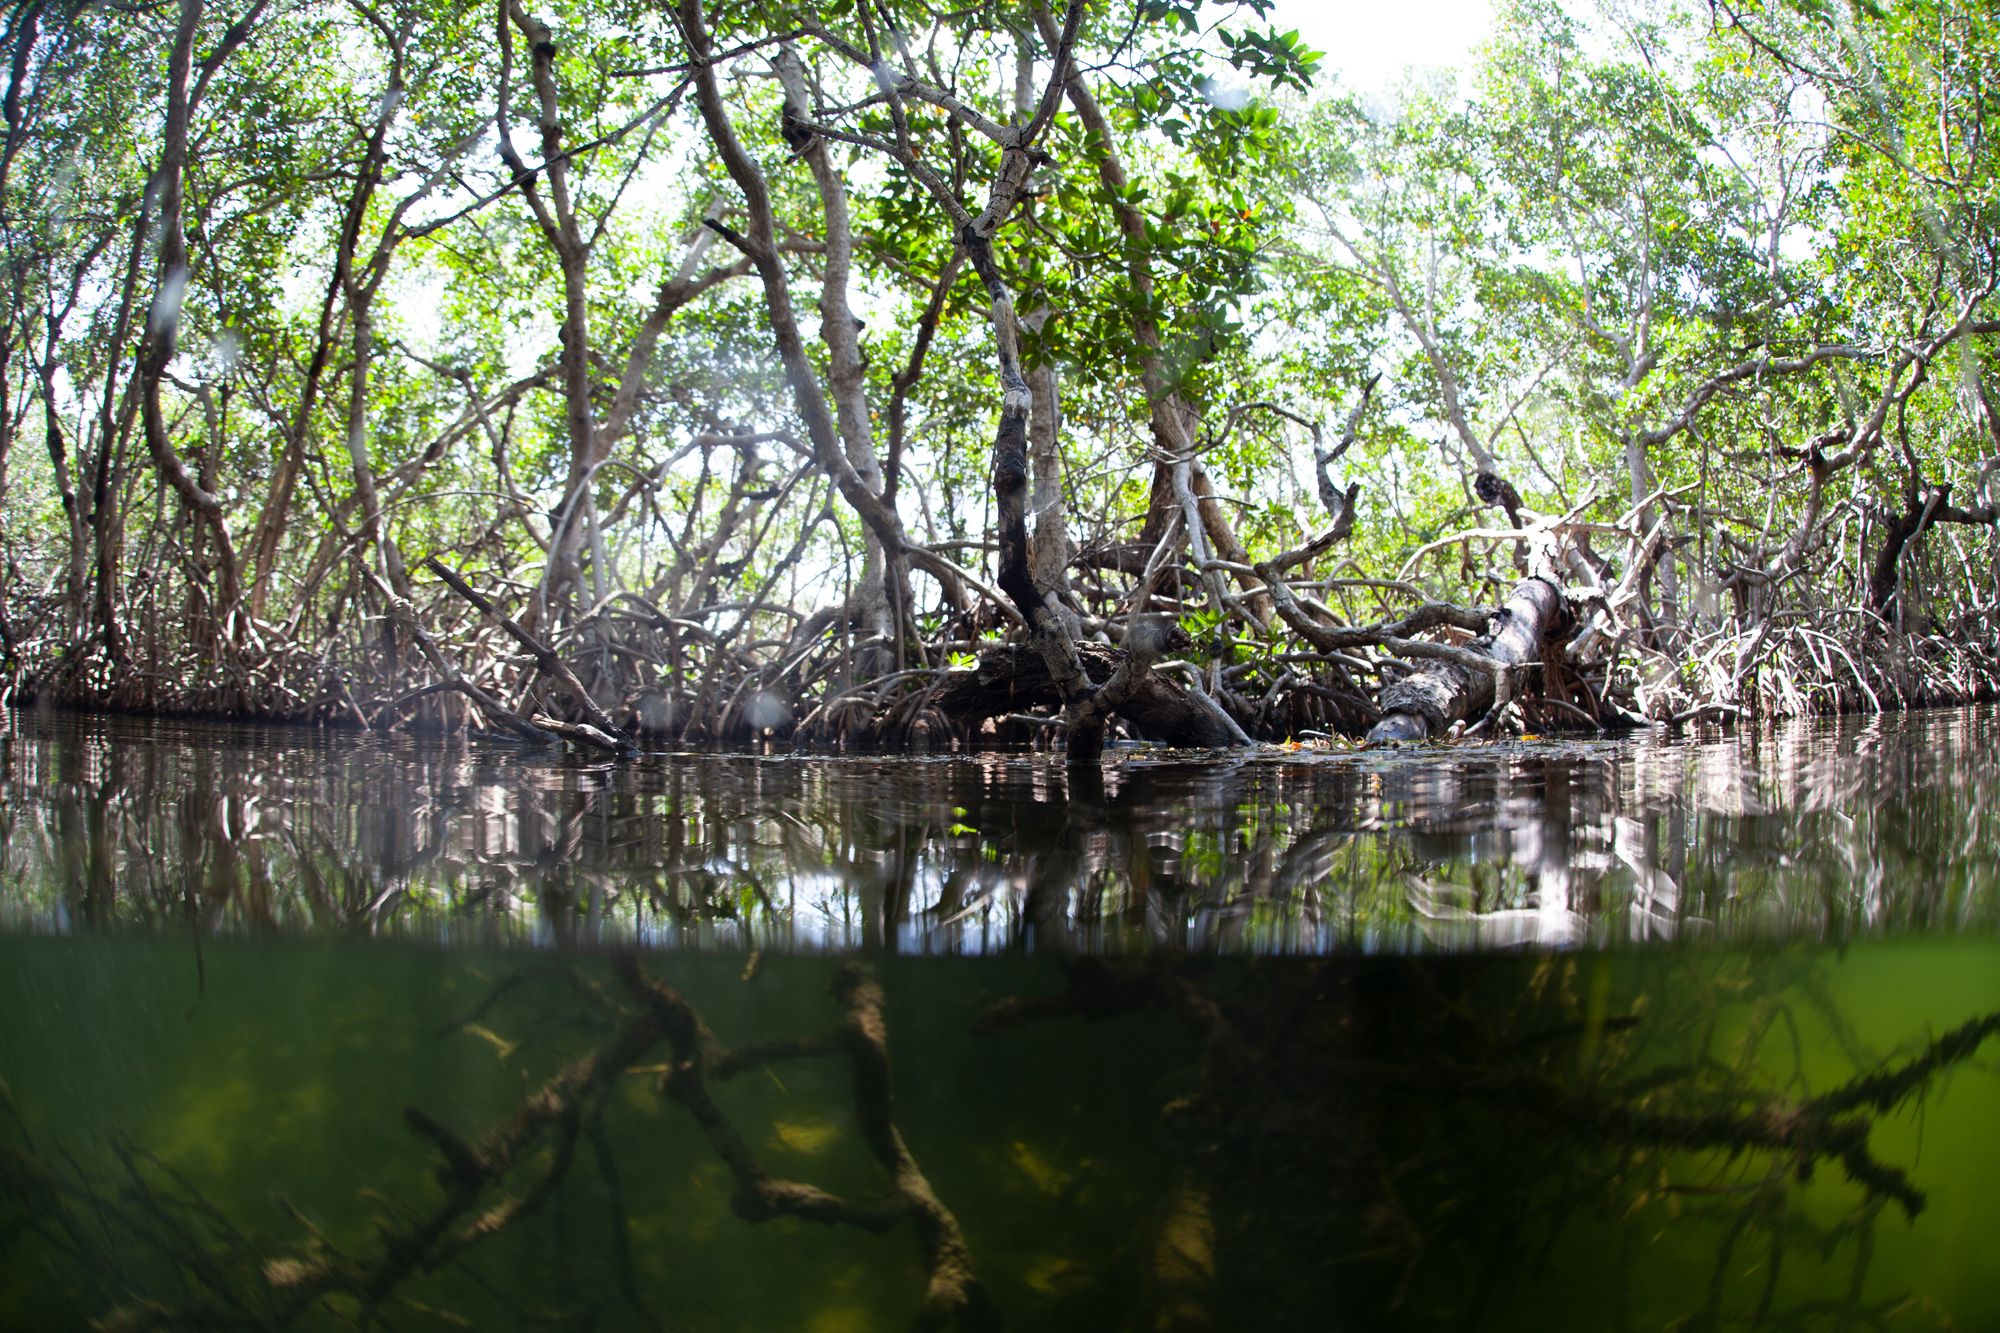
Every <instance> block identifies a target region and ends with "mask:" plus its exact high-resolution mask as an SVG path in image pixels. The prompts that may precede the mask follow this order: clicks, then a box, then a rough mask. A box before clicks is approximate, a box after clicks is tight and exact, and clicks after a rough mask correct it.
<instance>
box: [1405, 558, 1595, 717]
mask: <svg viewBox="0 0 2000 1333" xmlns="http://www.w3.org/2000/svg"><path fill="white" fill-rule="evenodd" d="M1570 621H1571V617H1570V612H1569V605H1568V603H1566V602H1565V601H1564V600H1563V595H1562V590H1561V589H1560V588H1558V587H1556V585H1555V584H1554V583H1552V582H1550V581H1549V580H1548V579H1545V578H1538V577H1537V578H1526V579H1523V580H1521V582H1519V583H1518V584H1516V585H1514V591H1513V593H1512V595H1510V596H1509V597H1508V598H1507V604H1506V605H1505V606H1503V607H1501V608H1500V609H1499V610H1498V611H1496V612H1495V613H1494V615H1493V627H1492V630H1491V632H1490V633H1488V634H1487V635H1486V636H1485V637H1484V638H1482V639H1476V640H1474V641H1473V642H1472V643H1470V644H1468V645H1466V647H1465V649H1464V650H1461V651H1459V652H1457V653H1454V654H1452V656H1451V658H1450V659H1442V658H1439V659H1434V660H1432V661H1431V662H1430V663H1429V665H1427V666H1425V667H1424V668H1423V669H1422V670H1420V671H1415V672H1412V673H1411V674H1410V675H1407V676H1405V677H1403V678H1402V679H1401V680H1396V681H1391V682H1390V683H1389V684H1388V685H1386V686H1384V687H1383V689H1382V698H1381V708H1382V720H1381V721H1380V722H1378V723H1376V724H1375V726H1374V729H1373V730H1371V731H1370V732H1369V733H1368V740H1369V742H1370V743H1371V744H1378V743H1382V742H1388V741H1420V740H1426V739H1428V738H1429V737H1432V736H1439V735H1442V734H1444V733H1445V732H1446V731H1448V730H1449V729H1450V728H1451V726H1452V724H1453V723H1455V722H1464V721H1468V720H1471V719H1473V718H1477V717H1480V716H1483V715H1484V714H1485V713H1487V712H1488V711H1489V710H1491V709H1492V708H1494V707H1495V706H1496V705H1499V704H1504V703H1506V702H1507V698H1508V696H1509V695H1510V694H1511V692H1512V683H1513V677H1514V673H1515V672H1516V671H1518V670H1522V669H1525V668H1527V667H1531V666H1534V665H1536V664H1537V663H1539V662H1540V661H1541V660H1542V645H1543V644H1545V643H1546V642H1548V641H1549V640H1550V639H1552V638H1554V637H1555V636H1557V635H1559V634H1561V633H1563V632H1564V631H1566V630H1567V629H1568V628H1569V626H1570ZM1488 663H1490V664H1491V665H1490V666H1489V665H1488ZM1503 681H1504V682H1505V683H1504V684H1503V683H1502V682H1503Z"/></svg>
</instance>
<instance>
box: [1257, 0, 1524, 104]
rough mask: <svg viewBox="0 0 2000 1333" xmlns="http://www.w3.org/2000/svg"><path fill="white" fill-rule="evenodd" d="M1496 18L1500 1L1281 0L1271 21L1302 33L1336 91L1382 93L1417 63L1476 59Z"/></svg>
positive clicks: (1426, 64) (1449, 64)
mask: <svg viewBox="0 0 2000 1333" xmlns="http://www.w3.org/2000/svg"><path fill="white" fill-rule="evenodd" d="M1492 20H1493V4H1492V0H1278V2H1277V4H1276V5H1275V6H1274V7H1273V8H1272V11H1271V21H1272V22H1273V23H1275V24H1276V25H1277V26H1278V28H1279V29H1280V30H1283V29H1286V28H1296V29H1297V30H1298V33H1299V36H1300V37H1302V38H1304V39H1305V41H1306V44H1307V45H1309V46H1311V47H1312V48H1313V49H1314V50H1316V51H1324V52H1326V67H1327V68H1328V69H1332V70H1337V71H1339V74H1340V81H1339V83H1338V84H1337V85H1335V86H1336V87H1341V88H1347V89H1351V90H1353V91H1355V92H1360V93H1379V92H1381V91H1382V90H1383V89H1385V88H1387V87H1388V86H1389V85H1390V84H1392V83H1394V82H1396V81H1397V79H1399V78H1401V77H1402V74H1403V71H1404V70H1406V69H1408V68H1410V67H1411V66H1418V67H1441V68H1450V67H1453V66H1462V65H1465V64H1467V63H1468V62H1469V60H1470V58H1471V55H1472V48H1473V46H1475V45H1476V44H1477V43H1478V42H1480V41H1481V40H1483V39H1484V38H1485V36H1486V33H1487V29H1488V28H1489V27H1490V26H1491V24H1492Z"/></svg>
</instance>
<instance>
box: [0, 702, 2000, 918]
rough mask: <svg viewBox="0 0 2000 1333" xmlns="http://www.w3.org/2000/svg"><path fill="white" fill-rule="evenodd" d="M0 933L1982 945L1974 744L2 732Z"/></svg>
mask: <svg viewBox="0 0 2000 1333" xmlns="http://www.w3.org/2000/svg"><path fill="white" fill-rule="evenodd" d="M0 721H4V725H0V926H5V927H9V928H12V929H17V930H18V929H28V930H33V931H38V932H71V931H83V930H95V929H104V928H139V929H169V928H171V929H175V930H185V929H190V928H192V929H196V930H198V931H199V932H201V933H204V934H207V933H217V932H221V933H231V932H235V933H263V932H323V933H363V934H392V935H400V936H416V937H423V938H436V939H449V940H458V941H467V942H478V941H489V940H516V941H532V942H538V943H544V944H573V943H596V942H607V941H616V940H626V939H638V940H642V941H645V942H648V943H657V944H661V945H668V946H692V947H711V946H713V947H726V948H742V947H758V948H763V947H772V948H779V949H828V948H842V949H844V948H855V947H860V948H870V949H889V950H897V951H905V952H922V951H962V952H977V951H991V950H996V949H1004V948H1008V947H1014V946H1023V945H1028V946H1033V947H1043V948H1045V947H1059V948H1065V949H1075V950H1092V949H1099V948H1111V949H1124V948H1132V947H1154V948H1165V949H1168V950H1197V951H1198V950H1222V951H1244V950H1247V951H1305V952H1312V951H1323V950H1330V949H1343V948H1355V947H1359V948H1366V949H1406V948H1431V947H1436V948H1447V949H1460V948H1466V947H1488V946H1508V945H1519V944H1544V945H1567V944H1575V943H1591V944H1613V943H1622V942H1627V941H1635V942H1645V941H1662V940H1674V939H1680V938H1684V937H1689V936H1700V937H1715V936H1718V935H1719V936H1724V937H1728V938H1742V937H1767V936H1776V937H1801V936H1803V937H1811V938H1828V937H1832V938H1843V937H1846V936H1849V935H1853V934H1858V933H1866V932H1891V931H1913V930H1921V931H1933V932H1936V931H1961V930H1966V929H1969V928H1974V927H1978V928H1985V929H1990V928H1991V927H1992V925H1994V924H1995V923H1996V921H2000V909H1996V902H2000V817H1996V813H1995V797H1994V796H1993V795H1992V793H1994V792H1995V791H2000V783H1996V781H1995V779H1996V777H2000V773H1997V772H1996V769H1997V768H2000V760H1996V741H2000V712H1996V710H1994V709H1992V708H1984V709H1972V710H1956V711H1944V712H1934V713H1923V714H1915V715H1911V716H1907V717H1900V718H1877V719H1872V720H1868V721H1865V722H1864V721H1858V720H1853V721H1847V722H1840V723H1819V724H1812V725H1805V726H1799V727H1794V728H1791V729H1787V730H1783V731H1779V732H1775V733H1764V734H1757V733H1749V732H1746V733H1742V734H1738V735H1734V736H1728V737H1710V738H1707V739H1698V740H1693V741H1684V742H1663V741H1656V740H1651V739H1644V738H1641V739H1637V740H1632V741H1624V742H1589V743H1581V744H1579V743H1553V742H1547V743H1545V742H1533V741H1530V742H1523V743H1519V744H1513V745H1505V746H1495V747H1479V748H1472V747H1467V748H1461V749H1451V750H1445V749H1432V750H1420V751H1415V752H1400V753H1386V752H1367V753H1345V752H1342V753H1293V754H1285V753H1279V752H1260V753H1258V754H1256V755H1253V756H1249V757H1240V758H1234V759H1229V760H1223V761H1217V760H1213V759H1207V758H1184V757H1176V756H1171V755H1161V754H1158V753H1157V752H1153V753H1147V752H1143V751H1134V752H1129V753H1126V754H1124V755H1122V756H1118V757H1116V758H1115V761H1114V763H1113V764H1112V765H1111V766H1110V767H1109V768H1108V769H1107V771H1106V773H1105V775H1104V778H1103V781H1102V783H1101V784H1098V783H1095V782H1079V781H1077V780H1075V779H1073V778H1071V777H1069V776H1068V775H1066V774H1065V773H1064V771H1063V769H1062V767H1061V766H1060V765H1059V764H1053V763H1051V762H1050V761H1049V760H1048V759H1046V758H1044V757H1040V756H1026V755H998V756H978V757H949V758H911V757H896V758H889V759H883V758H849V757H840V758H798V757H789V756H775V755H773V756H717V755H661V756H653V757H650V758H648V759H647V760H645V761H644V762H641V763H639V764H635V765H631V766H626V767H618V768H614V767H609V766H600V765H593V764H588V763H580V762H575V761H565V760H554V759H549V758H545V757H537V756H533V755H529V754H525V753H522V752H519V751H516V750H513V749H510V748H505V747H502V746H499V745H473V746H463V745H447V744H442V743H431V742H425V741H418V740H410V739H407V738H388V739H385V738H379V737H355V736H348V735H341V734H315V733H311V732H301V731H279V730H271V731H256V730H249V729H243V728H223V727H208V726H200V725H170V724H142V723H132V722H125V721H117V720H107V719H101V718H78V717H71V716H64V715H46V714H44V715H34V714H13V715H8V716H6V717H5V718H4V719H3V720H0Z"/></svg>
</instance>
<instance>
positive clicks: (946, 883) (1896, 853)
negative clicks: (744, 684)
mask: <svg viewBox="0 0 2000 1333" xmlns="http://www.w3.org/2000/svg"><path fill="white" fill-rule="evenodd" d="M1996 733H2000V717H1996V714H1995V712H1994V711H1993V710H1990V709H1989V710H1967V711H1958V712H1944V713H1932V714H1920V715H1913V716H1910V717H1905V718H1890V719H1875V720H1850V721H1845V722H1839V723H1825V724H1818V725H1813V726H1807V727H1800V728H1795V729H1791V730H1786V731H1782V732H1778V733H1774V734H1761V735H1757V734H1738V735H1728V736H1725V735H1720V734H1713V735H1707V736H1699V737H1695V738H1692V739H1689V740H1684V741H1671V742H1670V741H1663V740H1659V739H1655V738H1648V737H1639V738H1633V739H1630V740H1624V741H1618V742H1587V743H1582V744H1578V743H1573V742H1563V743H1557V742H1544V741H1537V740H1528V741H1522V742H1517V743H1512V744H1507V745H1500V746H1490V747H1479V748H1469V747H1460V748H1455V749H1450V748H1433V749H1419V750H1414V751H1403V752H1393V753H1389V752H1351V751H1345V750H1336V751H1324V752H1289V753H1288V752H1280V751H1266V752H1260V753H1258V754H1256V755H1253V756H1248V757H1237V758H1232V759H1229V760H1226V761H1216V760H1214V759H1207V758H1203V757H1197V756H1186V755H1172V754H1164V753H1161V752H1157V751H1126V752H1119V753H1116V754H1114V755H1113V757H1112V762H1111V763H1110V764H1109V765H1108V766H1107V768H1106V771H1105V774H1104V776H1103V780H1102V781H1101V782H1099V783H1092V782H1088V781H1083V780H1078V779H1076V778H1074V777H1072V776H1069V775H1066V774H1065V773H1064V771H1063V769H1062V767H1061V765H1060V764H1059V763H1053V762H1051V761H1050V760H1049V759H1048V758H1047V757H1044V756H1035V755H1005V756H981V757H937V758H900V757H899V758H881V757H873V758H871V757H860V756H835V757H796V756H787V755H779V754H770V755H736V756H718V755H656V756H650V757H648V758H647V759H646V760H644V761H643V762H641V763H638V764H634V765H631V766H628V767H622V768H613V767H607V766H601V765H595V764H590V763H582V762H577V761H573V760H564V759H556V758H550V757H547V756H537V755H533V754H530V753H526V752H523V751H519V750H516V749H513V748H511V747H507V746H503V745H499V744H492V745H472V746H466V745H457V744H445V743H441V742H431V741H424V740H414V739H409V738H380V737H356V736H347V735H323V734H316V733H311V732H299V731H283V730H271V731H245V730H242V729H235V728H223V727H205V726H193V725H180V724H172V725H170V724H137V723H131V722H123V721H111V720H104V719H87V718H78V717H71V716H62V715H21V714H15V715H12V716H9V717H7V718H5V719H4V728H0V926H3V927H4V928H0V1015H4V1021H0V1327H7V1328H14V1327H20V1328H42V1327H99V1328H203V1329H206V1328H232V1327H246V1328H273V1327H277V1328H302V1329H340V1328H353V1327H371V1328H390V1329H414V1330H431V1329H439V1330H442V1329H466V1328H530V1327H532V1328H576V1329H586V1328H588V1329H627V1328H630V1329H690V1330H715V1331H718V1333H719V1331H721V1330H736V1329H743V1330H759V1331H761V1330H801V1331H802V1333H864V1331H866V1330H875V1329H906V1328H964V1329H976V1330H990V1329H1034V1330H1041V1329H1056V1330H1069V1329H1074V1330H1080V1331H1081V1330H1091V1331H1092V1333H1096V1331H1097V1330H1134V1331H1135V1333H1136V1331H1137V1330H1186V1331H1188V1333H1192V1331H1193V1330H1203V1329H1216V1330H1220V1329H1251V1330H1265V1329H1269V1330H1283V1329H1296V1328H1314V1329H1319V1328H1325V1329H1334V1330H1346V1329H1353V1330H1376V1329H1381V1330H1392V1331H1401V1330H1410V1331H1412V1333H1417V1331H1423V1333H1429V1331H1430V1330H1440V1331H1442V1330H1467V1329H1478V1330H1487V1329H1493V1330H1503V1331H1511V1330H1521V1331H1522V1333H1527V1331H1528V1330H1545V1329H1558V1330H1563V1329H1579V1330H1647V1331H1650V1330H1659V1333H1669V1331H1673V1333H1680V1331H1683V1330H1723V1329H1728V1330H1738V1329H1750V1330H1771V1331H1772V1333H1779V1331H1781V1330H1782V1331H1786V1333H1789V1331H1792V1330H1808V1331H1813V1330H1822V1329H1824V1330H1836V1329H1886V1330H1898V1331H1900V1330H1916V1329H1959V1330H1965V1329H1981V1328H1992V1327H2000V1282H1996V1281H1995V1280H1994V1278H1993V1276H1992V1273H1993V1269H1992V1257H1991V1251H1992V1241H1991V1237H1992V1235H1993V1234H1994V1232H1995V1228H1996V1224H1997V1223H2000V1208H1996V1206H1995V1204H1994V1200H1995V1199H1996V1198H2000V1139H1996V1136H1995V1135H1994V1134H1993V1132H1992V1127H1993V1126H1994V1125H1995V1124H2000V1076H1996V1066H2000V1060H1996V1057H2000V940H1996V938H1995V928H1996V924H2000V921H1996V907H1995V903H1996V899H1997V898H2000V864H1996V855H2000V853H1996V847H2000V838H1996V836H1995V835H1996V833H2000V828H1996V817H1995V814H1994V809H1993V803H1994V801H1995V800H1996V799H2000V798H1996V797H1995V796H1994V795H1993V793H1994V792H1996V791H2000V784H1997V783H1996V782H1995V781H1994V779H1995V778H1996V776H2000V774H1996V773H1995V772H1994V770H1995V768H1996V767H1997V766H2000V758H1996V755H2000V747H1996V745H1995V742H1996V740H2000V734H1996ZM633 944H638V945H641V946H643V947H642V948H640V949H638V950H636V951H635V950H633V949H632V948H630V947H629V946H631V945H633Z"/></svg>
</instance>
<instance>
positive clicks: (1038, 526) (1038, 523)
mask: <svg viewBox="0 0 2000 1333" xmlns="http://www.w3.org/2000/svg"><path fill="white" fill-rule="evenodd" d="M1028 391H1029V392H1030V393H1031V394H1032V395H1033V396H1034V405H1033V408H1032V411H1031V414H1030V416H1029V418H1028V462H1029V464H1030V465H1031V466H1032V467H1033V469H1034V489H1033V492H1032V493H1031V495H1030V497H1029V504H1030V505H1031V506H1032V507H1033V510H1034V515H1035V540H1034V561H1033V572H1034V576H1035V582H1036V583H1037V584H1039V585H1041V586H1042V587H1043V588H1045V589H1047V590H1048V591H1049V592H1050V593H1052V594H1054V596H1055V598H1056V600H1057V601H1058V602H1066V601H1067V600H1068V598H1069V559H1070V549H1069V525H1068V522H1067V521H1066V517H1065V515H1064V512H1063V490H1062V449H1061V445H1060V440H1061V438H1062V396H1061V389H1060V386H1059V385H1058V384H1057V382H1056V372H1055V369H1054V368H1053V367H1051V366H1040V367H1037V368H1036V369H1035V370H1033V371H1031V372H1030V373H1029V375H1028ZM1062 613H1063V614H1064V615H1066V616H1071V619H1072V621H1074V616H1073V615H1071V613H1070V612H1069V610H1068V609H1067V607H1065V608H1063V612H1062Z"/></svg>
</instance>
